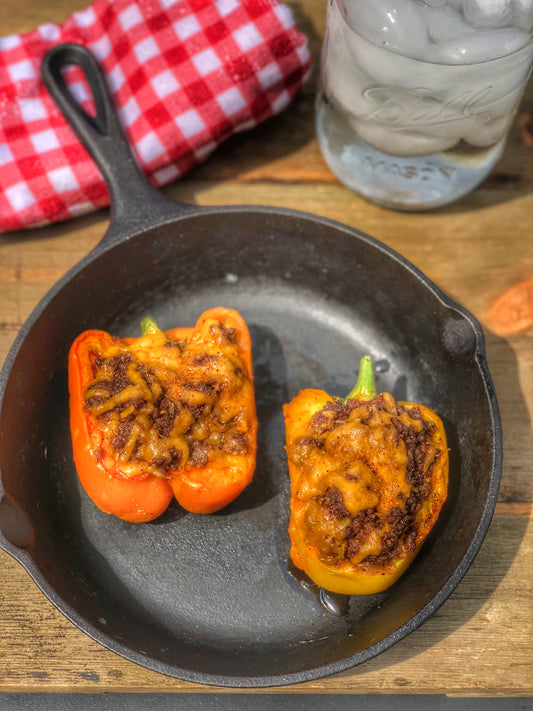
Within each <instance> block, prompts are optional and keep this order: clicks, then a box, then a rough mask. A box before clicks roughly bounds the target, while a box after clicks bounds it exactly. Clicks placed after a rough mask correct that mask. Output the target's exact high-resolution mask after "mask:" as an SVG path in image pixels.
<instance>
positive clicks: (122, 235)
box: [0, 201, 503, 688]
mask: <svg viewBox="0 0 533 711" xmlns="http://www.w3.org/2000/svg"><path fill="white" fill-rule="evenodd" d="M168 202H169V208H170V206H171V205H175V209H176V215H175V216H171V217H168V216H166V217H165V218H164V219H162V220H159V221H157V222H152V223H150V224H147V225H145V226H143V229H140V230H137V231H133V232H130V231H129V230H127V229H126V231H123V232H121V231H120V230H117V229H116V228H115V229H113V230H112V228H113V227H114V223H113V222H111V224H110V226H109V228H108V230H107V232H106V233H105V234H104V236H103V238H102V239H101V241H100V242H99V243H98V244H97V245H96V246H95V247H94V248H93V249H92V250H91V251H90V252H89V253H88V254H87V255H85V257H83V258H82V259H81V260H80V261H79V262H78V263H76V264H75V265H73V266H72V267H71V268H70V269H69V270H68V271H67V272H66V273H65V274H64V275H63V276H62V277H61V278H60V279H59V280H58V281H57V282H56V283H55V284H54V285H53V286H52V287H51V288H50V289H49V290H48V291H47V293H46V294H45V295H44V296H43V297H42V298H41V300H40V301H39V302H38V304H37V305H36V306H35V307H34V309H33V310H32V312H31V313H30V315H29V316H28V318H27V319H26V321H25V322H24V323H23V325H22V327H21V328H20V330H19V332H18V333H17V335H16V337H15V340H14V342H13V344H12V346H11V348H10V349H9V351H8V354H7V356H6V359H5V361H4V363H3V365H2V369H1V371H0V423H1V420H2V412H3V402H4V394H5V390H6V388H7V385H8V383H9V379H10V375H11V371H12V368H13V365H14V363H15V361H16V358H17V356H18V354H19V352H20V350H21V348H22V346H23V344H24V341H25V340H26V337H27V335H28V333H29V332H30V330H31V328H32V327H33V326H34V325H35V323H36V322H37V321H38V319H39V318H40V317H41V315H42V314H43V312H44V311H45V310H46V308H47V306H48V305H49V303H50V302H51V301H52V299H53V298H55V297H56V296H57V295H58V294H60V292H61V291H62V289H63V288H64V287H65V286H66V284H67V283H69V282H71V281H72V280H73V279H75V278H77V277H78V276H79V274H80V273H81V272H83V270H84V269H85V267H87V266H89V265H90V264H92V262H94V261H95V260H97V259H98V258H99V257H100V256H101V255H103V254H105V253H107V252H108V251H110V250H112V249H114V247H115V246H118V245H120V244H123V243H125V242H127V241H129V240H130V239H133V238H137V237H141V236H142V235H145V234H147V233H149V232H151V231H152V230H154V229H156V228H160V227H166V228H168V227H170V226H171V225H173V224H176V225H177V224H179V223H180V222H182V221H184V220H188V219H189V218H192V219H198V218H201V217H202V216H203V215H207V214H216V213H222V214H221V216H224V215H227V214H237V213H250V212H253V213H254V214H258V213H259V214H271V215H276V216H277V217H280V218H284V219H299V220H302V219H303V220H307V221H309V222H310V223H312V225H313V226H316V225H317V224H319V225H323V226H325V227H328V228H330V229H334V230H337V231H340V232H343V233H345V234H346V235H347V236H349V237H355V238H356V239H359V240H361V241H362V242H364V243H366V244H367V245H369V246H370V247H372V248H374V249H377V250H378V251H380V252H383V253H385V254H386V255H387V256H388V257H390V258H391V259H392V260H393V261H396V262H397V263H399V264H400V266H401V267H402V268H404V269H406V270H407V271H408V272H409V273H411V274H412V275H413V276H414V277H415V278H416V279H417V280H418V281H419V282H420V283H421V284H422V286H423V287H424V288H425V289H428V290H429V291H430V292H431V293H433V295H434V296H435V297H436V298H437V299H438V300H439V301H440V302H441V303H442V304H443V306H444V307H445V308H446V309H449V310H453V311H455V312H457V313H459V314H460V315H461V317H462V318H464V319H465V320H466V321H468V323H469V324H470V325H471V327H472V329H473V331H474V334H475V349H474V351H473V353H472V355H471V356H469V357H470V358H473V360H474V361H475V362H476V365H477V368H478V370H479V373H480V375H481V378H482V382H483V385H484V389H485V393H486V398H487V404H488V407H489V413H490V419H491V433H492V436H493V446H492V453H491V454H492V457H491V459H492V470H491V472H490V480H489V486H488V491H487V497H486V500H485V504H484V507H483V511H482V514H481V517H480V520H479V524H478V526H477V527H476V530H475V533H474V535H473V536H472V540H471V542H470V544H469V546H468V548H467V550H466V552H465V554H464V556H463V558H462V559H461V561H460V562H459V564H458V565H457V566H456V567H455V569H454V571H453V572H452V574H451V575H450V577H449V578H448V580H447V581H446V582H445V583H444V585H443V586H442V587H441V588H440V590H439V592H438V593H437V594H436V595H434V596H433V597H432V599H431V600H430V601H429V602H428V603H426V604H425V605H424V606H423V607H422V608H421V609H420V610H419V611H418V612H417V613H416V614H415V615H413V617H411V618H410V619H409V620H407V622H405V623H404V624H403V625H401V626H400V627H398V628H397V629H396V630H394V631H393V632H392V633H390V634H389V635H387V636H386V637H384V638H383V639H382V640H380V641H378V642H376V643H375V644H372V645H371V646H369V647H366V648H365V649H364V650H361V651H360V652H358V653H356V654H355V655H351V656H349V657H346V658H344V659H343V660H340V661H337V662H332V663H331V664H327V665H323V666H317V667H314V668H312V669H307V670H304V671H298V672H292V673H289V674H276V675H270V676H269V675H267V676H224V675H217V674H211V673H203V672H195V671H190V670H185V669H181V668H178V667H176V666H174V665H170V664H165V663H164V662H160V661H158V660H155V659H152V658H149V657H146V656H144V655H143V654H141V653H139V652H136V651H135V650H132V649H131V648H130V647H129V646H127V645H124V644H121V643H119V642H117V641H116V640H114V639H111V638H110V637H109V636H108V635H106V634H105V633H104V632H102V631H101V630H100V629H98V628H97V627H95V626H94V625H93V624H92V623H90V622H89V621H88V620H86V619H85V618H84V617H82V616H81V615H80V614H78V613H77V612H76V611H75V610H74V609H72V608H71V606H70V605H68V604H66V603H65V602H64V601H63V599H62V598H61V596H60V595H59V594H58V593H57V592H56V591H55V589H54V587H53V586H52V585H50V584H49V583H48V581H47V580H46V578H45V577H44V575H43V573H42V572H41V571H40V570H39V569H38V566H37V564H36V563H35V562H34V561H33V559H32V556H31V555H30V553H29V552H28V551H26V550H25V549H23V548H20V547H18V546H16V545H15V544H13V543H11V542H10V541H8V540H7V539H6V538H5V537H4V534H3V533H2V531H1V529H0V548H1V549H3V550H4V551H5V552H6V553H8V554H9V555H11V556H12V557H13V558H14V559H15V560H17V561H18V562H19V563H20V564H21V565H22V567H23V568H24V569H25V570H26V571H27V573H28V574H29V575H30V577H31V578H32V580H33V581H34V582H35V584H36V585H37V587H38V588H39V589H40V590H41V591H42V592H43V594H44V595H45V596H46V597H47V598H48V599H49V600H50V602H52V604H53V605H54V606H55V607H56V609H58V610H59V612H61V613H62V614H63V615H64V616H65V617H66V618H67V619H68V620H69V621H70V622H72V623H73V624H74V625H75V626H76V627H78V628H79V629H80V630H81V631H83V632H84V633H85V634H87V635H88V636H89V637H91V638H92V639H94V640H95V641H96V642H98V643H99V644H101V645H102V646H103V647H105V648H106V649H108V650H110V651H112V652H115V653H117V654H119V655H120V656H122V657H123V658H125V659H127V660H128V661H131V662H133V663H136V664H138V665H140V666H142V667H145V668H148V669H151V670H153V671H156V672H159V673H161V674H164V675H166V676H169V677H173V678H177V679H181V680H183V681H189V682H193V683H198V684H203V685H206V684H207V685H212V686H219V687H229V688H271V687H276V686H287V685H293V684H298V683H303V682H308V681H313V680H317V679H321V678H324V677H326V676H330V675H331V674H335V673H339V672H341V671H346V670H347V669H351V668H353V667H355V666H358V665H359V664H361V663H363V662H365V661H368V660H369V659H371V658H373V657H375V656H378V655H379V654H381V653H382V652H384V651H385V650H386V649H389V648H390V647H392V646H393V645H394V644H395V643H396V642H398V641H400V640H401V639H403V638H404V637H406V636H408V635H409V634H410V633H411V632H413V631H414V630H415V629H417V628H418V627H420V625H421V624H422V623H423V622H425V621H426V620H427V619H428V618H429V617H431V616H432V615H433V614H434V613H435V612H436V611H437V609H438V608H439V607H440V606H441V605H442V604H443V603H444V602H445V600H446V599H447V598H448V597H449V596H450V595H451V593H452V592H453V591H454V590H455V588H456V587H457V585H458V584H459V583H460V581H461V580H462V578H463V577H464V576H465V574H466V572H467V571H468V569H469V568H470V566H471V565H472V563H473V561H474V559H475V557H476V556H477V554H478V552H479V550H480V548H481V545H482V543H483V540H484V539H485V536H486V534H487V532H488V529H489V527H490V524H491V521H492V517H493V513H494V507H495V505H496V499H497V496H498V491H499V486H500V480H501V469H502V460H503V443H502V429H501V418H500V412H499V407H498V402H497V398H496V394H495V389H494V385H493V381H492V377H491V375H490V371H489V369H488V365H487V361H486V354H485V337H484V333H483V329H482V327H481V324H480V323H479V321H478V320H477V319H476V318H475V316H473V314H472V313H471V312H470V311H468V310H467V309H466V308H465V307H463V306H461V305H460V304H459V303H457V302H456V301H454V300H453V299H452V298H450V297H449V296H448V295H447V294H445V293H444V292H443V291H442V290H441V289H440V288H439V287H438V286H437V285H436V284H435V283H434V282H432V281H431V280H430V279H429V277H427V276H426V275H425V274H424V273H423V272H422V271H421V270H420V269H418V267H416V266H415V265H414V264H413V263H412V262H410V261H409V260H408V259H407V258H406V257H404V256H403V255H401V254H400V253H399V252H397V251H396V250H395V249H393V248H392V247H389V246H388V245H386V244H384V243H383V242H381V241H379V240H378V239H376V238H374V237H371V236H370V235H368V234H366V233H364V232H361V231H360V230H358V229H357V228H355V227H351V226H349V225H346V224H344V223H341V222H339V221H337V220H333V219H330V218H327V217H323V216H319V215H314V214H312V213H308V212H304V211H300V210H295V209H291V208H282V207H271V206H264V205H229V206H206V207H204V206H196V205H186V206H185V205H181V204H180V203H172V201H168ZM169 211H170V212H171V208H170V210H169ZM116 227H120V226H119V225H117V226H116ZM111 232H112V236H111V235H110V233H111ZM310 239H312V234H311V236H310ZM1 435H2V431H1V430H0V449H1V446H2V436H1ZM4 494H5V491H4V488H3V484H2V477H1V472H0V505H1V503H2V502H3V500H4ZM0 520H1V508H0Z"/></svg>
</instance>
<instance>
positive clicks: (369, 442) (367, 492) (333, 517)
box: [288, 393, 440, 566]
mask: <svg viewBox="0 0 533 711" xmlns="http://www.w3.org/2000/svg"><path fill="white" fill-rule="evenodd" d="M435 429H436V428H435V425H434V424H433V423H430V422H426V421H424V420H423V418H422V416H421V413H420V410H419V409H418V408H416V407H414V408H412V409H410V410H406V409H405V408H404V407H402V406H400V405H399V404H398V403H396V401H395V400H394V398H393V397H392V396H391V395H390V394H389V393H385V394H383V395H379V396H377V397H375V398H374V399H373V400H370V401H368V402H365V403H361V402H359V401H357V400H349V401H348V402H347V403H342V401H332V402H329V403H327V404H326V405H325V406H324V407H323V408H322V409H321V410H320V411H319V412H317V413H316V414H315V415H314V416H313V417H312V419H311V422H310V423H309V426H308V427H307V430H306V432H305V435H304V436H303V437H300V438H299V439H297V440H296V441H294V442H292V443H291V444H290V445H289V446H288V456H289V459H290V460H291V461H292V462H293V463H294V464H295V465H296V467H297V469H298V471H299V477H298V482H297V486H296V487H295V489H296V492H295V495H296V496H297V497H298V500H299V501H301V502H303V503H304V505H305V514H304V516H303V518H302V526H303V528H304V531H303V534H304V537H305V540H306V542H307V543H308V544H309V545H311V546H312V547H313V548H314V549H315V550H316V551H317V553H318V556H319V559H320V560H321V561H322V562H324V563H326V564H329V565H335V564H337V563H339V562H340V561H345V560H349V561H350V562H351V563H352V564H353V565H357V564H360V563H363V564H367V565H370V566H371V565H383V564H385V563H387V562H388V561H389V560H391V559H392V558H398V557H402V556H403V555H406V554H409V553H412V552H413V551H414V549H415V546H416V544H417V542H418V541H419V540H420V538H421V537H422V535H423V534H422V533H421V532H419V526H420V522H421V519H422V517H423V515H424V504H425V502H426V501H427V500H428V499H429V497H430V495H431V472H432V469H433V466H434V464H435V462H436V461H437V459H438V457H439V455H440V451H439V449H438V448H437V446H436V444H435V442H433V441H432V435H433V433H434V431H435Z"/></svg>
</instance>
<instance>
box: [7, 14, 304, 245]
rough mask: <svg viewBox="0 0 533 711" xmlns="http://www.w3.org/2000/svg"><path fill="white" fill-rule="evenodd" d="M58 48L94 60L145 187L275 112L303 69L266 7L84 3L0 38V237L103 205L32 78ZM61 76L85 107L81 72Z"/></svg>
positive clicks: (296, 41) (95, 180)
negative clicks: (74, 47) (59, 17)
mask: <svg viewBox="0 0 533 711" xmlns="http://www.w3.org/2000/svg"><path fill="white" fill-rule="evenodd" d="M61 42H75V43H78V44H83V45H85V46H86V47H88V48H89V49H90V50H91V51H92V52H93V54H94V55H95V56H96V58H97V59H98V60H99V62H100V65H101V67H102V68H103V70H104V74H105V76H106V79H107V83H108V86H109V88H110V91H111V93H112V96H113V99H114V102H115V105H116V107H117V109H118V112H119V117H120V120H121V123H122V126H123V127H124V130H125V132H126V135H127V137H128V140H129V142H130V145H131V146H133V148H134V155H135V156H136V159H137V160H138V162H139V165H140V166H141V168H142V169H143V171H144V172H145V174H146V175H147V176H149V177H150V178H151V180H152V182H153V183H154V184H155V185H157V186H161V185H166V184H167V183H170V182H172V181H174V180H176V179H177V178H179V177H180V176H182V175H184V173H186V172H187V171H188V170H189V169H190V168H192V167H193V166H194V165H196V164H198V163H199V162H201V161H202V160H204V159H205V158H206V157H207V156H208V155H209V154H210V153H211V152H212V151H213V150H214V149H215V148H216V147H217V146H218V145H219V144H220V143H221V142H222V141H223V140H225V139H226V138H228V137H229V136H230V135H231V134H233V133H235V132H238V131H243V130H245V129H249V128H252V127H254V126H256V125H257V124H258V123H260V122H261V121H264V120H265V119H266V118H268V117H270V116H272V115H274V114H277V113H279V112H280V111H282V110H283V109H284V108H285V107H287V106H288V104H289V103H290V101H291V99H292V98H293V97H294V95H295V94H296V92H297V91H298V90H299V88H300V87H301V86H302V84H303V82H304V81H305V79H306V78H307V76H308V74H309V70H310V65H311V56H310V53H309V50H308V47H307V40H306V38H305V36H304V35H302V34H301V33H300V32H299V31H298V30H297V29H296V27H295V24H294V20H293V17H292V15H291V12H290V10H289V9H288V8H287V7H286V6H285V5H283V4H281V3H279V2H278V1H277V0H96V2H94V3H93V4H92V5H91V6H89V7H88V8H87V9H86V10H82V11H80V12H75V13H73V15H72V16H71V17H70V18H69V19H68V20H67V21H66V22H65V23H64V24H63V25H57V24H52V23H50V24H46V25H42V26H41V27H39V28H38V29H36V30H34V31H33V32H29V33H27V34H24V35H12V36H9V37H3V38H0V231H8V230H16V229H20V228H23V227H30V226H35V225H42V224H47V223H50V222H56V221H60V220H66V219H69V218H71V217H74V216H77V215H81V214H83V213H86V212H90V211H92V210H95V209H98V208H101V207H103V206H105V205H107V204H109V195H108V191H107V188H106V186H105V183H104V181H103V179H102V177H101V176H100V173H99V172H98V170H97V168H96V167H95V165H94V163H93V162H92V160H91V159H90V158H89V156H88V154H87V153H86V151H85V150H84V148H83V147H82V146H81V144H80V143H79V141H78V139H77V138H76V136H75V135H74V133H73V132H72V130H71V129H70V127H69V126H68V125H67V123H66V122H65V120H64V119H63V117H62V116H61V114H60V113H59V111H58V109H57V108H56V106H55V104H54V103H53V101H52V99H51V98H50V96H49V95H48V93H47V91H46V89H45V87H44V85H43V83H42V81H41V79H40V76H39V69H40V63H41V60H42V58H43V56H44V55H45V54H46V52H47V51H48V49H50V47H52V46H54V45H56V44H59V43H61ZM66 78H67V83H68V84H69V86H70V90H71V92H72V93H73V94H74V95H75V96H76V98H77V99H78V101H80V102H81V103H82V106H84V108H86V109H88V110H91V107H92V105H93V102H92V98H91V97H90V95H89V92H88V88H87V86H88V85H87V84H86V82H85V80H84V78H83V76H82V75H81V70H80V69H79V68H77V67H75V68H74V67H73V68H72V69H70V70H69V72H68V74H67V77H66Z"/></svg>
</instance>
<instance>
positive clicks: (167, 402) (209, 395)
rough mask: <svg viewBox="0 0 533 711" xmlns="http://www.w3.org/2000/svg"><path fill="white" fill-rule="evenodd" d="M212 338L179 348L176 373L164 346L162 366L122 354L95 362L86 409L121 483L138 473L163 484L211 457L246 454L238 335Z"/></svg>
mask: <svg viewBox="0 0 533 711" xmlns="http://www.w3.org/2000/svg"><path fill="white" fill-rule="evenodd" d="M209 332H210V335H212V336H213V344H212V347H211V348H208V347H207V346H205V347H202V348H199V347H198V344H196V345H195V346H194V345H193V344H188V343H187V342H186V341H184V342H182V343H180V344H177V343H176V346H177V347H176V348H175V349H173V355H172V358H174V356H175V359H176V363H175V367H173V365H172V363H173V361H172V362H171V363H170V364H169V360H168V352H169V349H168V347H167V346H168V345H169V344H165V347H162V348H164V352H165V353H166V354H167V355H166V356H165V359H159V361H158V360H157V359H156V360H155V361H154V362H150V361H149V359H148V360H147V359H146V358H143V359H140V358H139V357H136V355H134V354H133V353H131V352H129V351H128V350H127V347H126V346H124V352H121V353H118V354H113V355H111V356H110V357H107V358H105V357H102V356H101V355H100V354H95V355H94V357H93V358H92V366H93V375H94V378H93V380H92V381H91V382H90V383H89V385H88V386H87V388H86V389H85V393H84V397H85V403H84V405H85V409H86V410H87V411H89V412H90V413H92V414H93V415H94V416H95V417H96V418H97V419H98V420H99V422H100V425H101V428H102V431H103V432H104V447H103V449H106V448H107V449H108V451H110V453H112V456H114V457H115V458H116V459H118V460H119V461H120V463H121V465H120V468H121V471H123V472H125V474H126V475H128V476H134V475H137V474H138V473H139V471H140V469H142V471H143V472H147V473H153V474H156V475H157V476H162V477H166V476H168V475H169V471H170V470H172V471H174V470H176V469H178V468H179V469H190V468H193V467H205V466H206V465H207V464H208V463H209V461H210V460H211V459H212V458H214V457H216V456H226V455H246V453H247V452H248V450H249V441H248V435H247V420H246V414H245V413H244V412H243V411H242V398H241V400H239V395H240V392H241V389H242V388H243V387H246V386H248V387H250V381H249V379H248V378H247V376H246V375H244V367H243V364H242V362H241V361H240V359H239V358H238V355H237V346H236V345H235V343H236V330H235V329H230V328H224V327H222V325H221V324H218V326H217V325H216V324H215V325H211V326H210V328H209ZM169 343H170V344H171V343H172V342H169ZM162 364H163V365H162ZM184 373H185V375H184ZM236 402H237V403H241V405H240V409H237V410H235V405H234V403H236Z"/></svg>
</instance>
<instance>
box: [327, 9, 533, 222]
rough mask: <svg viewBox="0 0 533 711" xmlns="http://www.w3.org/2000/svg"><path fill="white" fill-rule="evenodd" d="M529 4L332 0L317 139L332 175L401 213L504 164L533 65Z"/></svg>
mask: <svg viewBox="0 0 533 711" xmlns="http://www.w3.org/2000/svg"><path fill="white" fill-rule="evenodd" d="M532 26H533V0H426V1H425V2H423V1H422V0H372V2H368V1H367V0H328V14H327V24H326V34H325V38H324V45H323V49H322V62H321V83H320V84H321V85H320V91H319V94H318V99H317V132H318V137H319V141H320V146H321V149H322V152H323V154H324V157H325V159H326V161H327V163H328V165H329V166H330V168H331V170H332V171H333V172H334V173H335V175H336V176H337V177H338V178H339V179H340V180H341V181H342V182H343V183H345V184H346V185H347V186H349V187H350V188H352V189H353V190H355V191H357V192H358V193H360V194H361V195H363V196H364V197H366V198H367V199H368V200H371V201H372V202H375V203H378V204H381V205H383V206H386V207H390V208H395V209H399V210H423V209H428V208H432V207H437V206H439V205H445V204H447V203H450V202H452V201H454V200H457V199H458V198H460V197H462V196H463V195H465V194H466V193H468V192H470V191H471V190H473V189H474V188H475V187H476V186H477V185H479V183H480V182H481V181H482V180H483V179H484V178H485V177H486V176H487V175H488V174H489V173H490V171H491V170H492V168H493V167H494V165H495V164H496V162H497V161H498V159H499V158H500V156H501V154H502V152H503V148H504V144H505V139H506V136H507V134H508V131H509V128H510V126H511V124H512V121H513V118H514V115H515V113H516V109H517V107H518V104H519V101H520V98H521V95H522V92H523V89H524V87H525V84H526V82H527V80H528V78H529V75H530V72H531V67H532V61H533V41H532V39H531V27H532Z"/></svg>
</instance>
